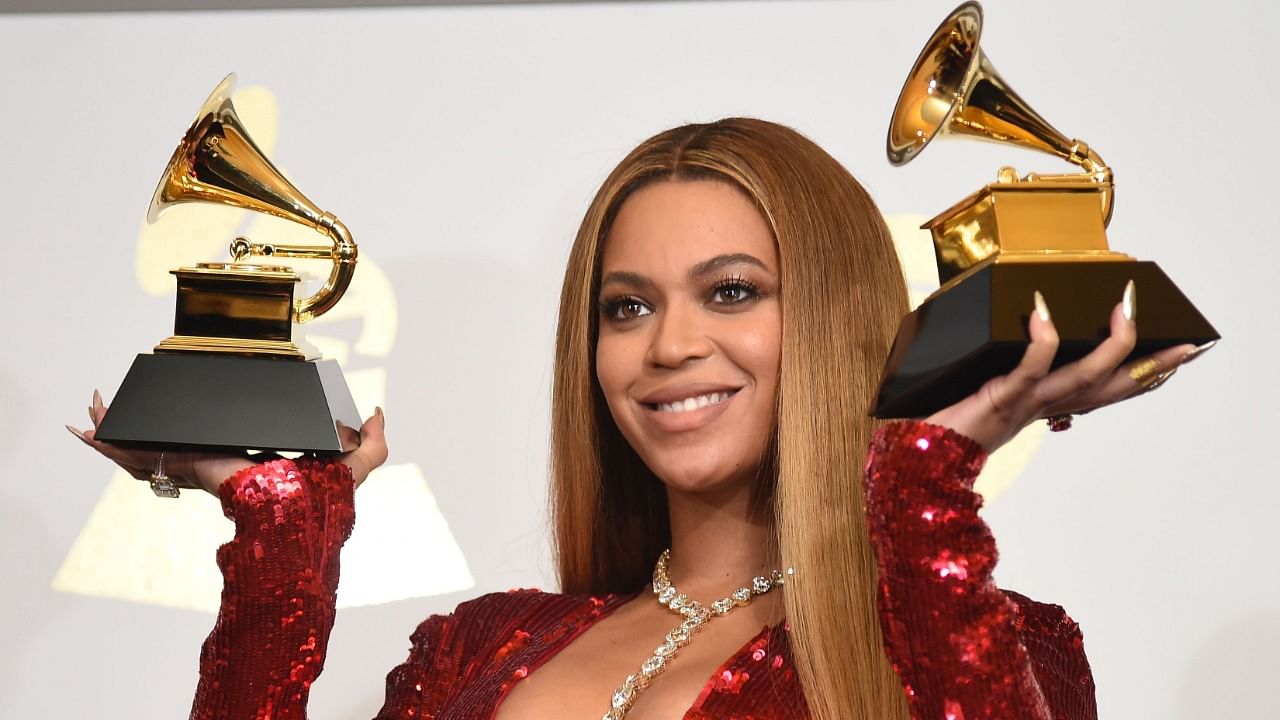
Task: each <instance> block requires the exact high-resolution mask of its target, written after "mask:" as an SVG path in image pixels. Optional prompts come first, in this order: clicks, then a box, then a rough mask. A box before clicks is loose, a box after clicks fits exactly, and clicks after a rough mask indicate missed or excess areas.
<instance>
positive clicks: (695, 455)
mask: <svg viewBox="0 0 1280 720" xmlns="http://www.w3.org/2000/svg"><path fill="white" fill-rule="evenodd" d="M661 454H662V455H663V457H653V458H652V459H650V458H646V459H645V463H646V464H647V465H648V466H649V469H650V470H651V471H652V472H653V474H654V475H656V476H657V478H658V479H659V480H660V481H661V482H662V484H663V485H665V486H666V487H667V489H668V490H675V491H678V492H683V493H695V494H699V493H723V492H725V491H734V490H739V489H744V490H750V488H751V486H752V485H753V484H754V482H755V477H756V469H757V468H758V467H759V460H758V458H757V459H756V461H755V462H747V463H742V462H724V461H721V460H720V459H721V458H724V457H726V455H722V454H721V452H718V451H716V450H708V449H698V448H684V449H682V450H681V452H678V453H661ZM727 457H743V455H742V454H732V455H727Z"/></svg>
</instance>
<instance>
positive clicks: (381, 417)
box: [373, 405, 387, 429]
mask: <svg viewBox="0 0 1280 720" xmlns="http://www.w3.org/2000/svg"><path fill="white" fill-rule="evenodd" d="M373 412H374V413H376V414H377V416H378V420H380V421H381V422H382V427H383V428H384V429H385V428H386V427H387V415H386V413H384V412H382V406H381V405H379V406H378V407H375V408H374V409H373Z"/></svg>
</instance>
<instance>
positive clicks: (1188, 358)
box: [1181, 340, 1218, 365]
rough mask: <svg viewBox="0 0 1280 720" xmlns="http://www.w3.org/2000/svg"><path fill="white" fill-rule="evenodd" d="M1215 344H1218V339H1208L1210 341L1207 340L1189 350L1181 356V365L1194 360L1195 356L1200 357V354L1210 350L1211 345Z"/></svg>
mask: <svg viewBox="0 0 1280 720" xmlns="http://www.w3.org/2000/svg"><path fill="white" fill-rule="evenodd" d="M1217 344H1218V341H1217V340H1213V341H1210V342H1207V343H1205V344H1203V345H1201V346H1200V347H1198V348H1196V349H1195V350H1192V351H1191V352H1189V353H1187V354H1186V355H1183V356H1182V361H1181V362H1182V364H1183V365H1186V364H1187V363H1189V362H1191V361H1192V360H1195V359H1196V358H1198V357H1200V356H1201V355H1203V354H1204V353H1206V352H1208V351H1209V350H1212V349H1213V346H1214V345H1217Z"/></svg>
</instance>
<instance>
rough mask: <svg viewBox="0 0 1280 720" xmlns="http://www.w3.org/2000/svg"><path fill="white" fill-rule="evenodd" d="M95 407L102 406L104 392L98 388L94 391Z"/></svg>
mask: <svg viewBox="0 0 1280 720" xmlns="http://www.w3.org/2000/svg"><path fill="white" fill-rule="evenodd" d="M93 407H94V409H95V410H96V409H97V408H100V407H102V393H100V392H98V391H97V390H96V389H95V390H94V391H93Z"/></svg>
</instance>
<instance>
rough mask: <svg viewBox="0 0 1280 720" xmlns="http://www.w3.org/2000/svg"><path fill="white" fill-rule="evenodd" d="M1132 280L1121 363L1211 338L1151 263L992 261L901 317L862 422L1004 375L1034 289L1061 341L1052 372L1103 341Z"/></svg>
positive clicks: (1017, 350)
mask: <svg viewBox="0 0 1280 720" xmlns="http://www.w3.org/2000/svg"><path fill="white" fill-rule="evenodd" d="M1131 279H1132V280H1133V282H1134V284H1135V286H1136V287H1137V291H1138V293H1137V295H1138V303H1137V305H1138V344H1137V347H1136V348H1135V349H1134V351H1133V353H1132V354H1131V355H1130V356H1129V359H1135V358H1140V357H1145V356H1147V355H1150V354H1151V353H1154V352H1156V351H1158V350H1163V349H1165V348H1169V347H1173V346H1175V345H1181V344H1183V343H1191V344H1193V345H1203V344H1204V343H1207V342H1210V341H1212V340H1217V339H1218V337H1219V336H1218V333H1217V331H1216V330H1214V329H1213V326H1212V325H1210V324H1209V322H1208V321H1207V320H1205V319H1204V316H1202V315H1201V314H1200V312H1199V311H1198V310H1196V308H1195V306H1193V305H1192V304H1191V301H1189V300H1188V299H1187V298H1186V296H1185V295H1183V294H1182V292H1181V291H1180V290H1178V288H1177V286H1175V285H1174V284H1173V281H1171V280H1169V278H1168V277H1167V276H1166V275H1165V274H1164V272H1163V271H1161V270H1160V268H1159V267H1158V266H1156V264H1155V263H1153V262H1123V261H1121V262H1021V263H1018V262H1006V263H994V264H991V265H988V266H987V267H985V268H983V269H981V270H979V271H977V272H976V273H974V274H973V275H971V276H969V277H967V278H965V279H964V280H962V281H960V282H959V283H958V284H957V285H955V286H954V287H952V288H949V289H948V290H946V291H945V292H942V293H939V294H938V295H935V296H934V297H932V298H930V299H929V300H927V301H925V302H924V303H923V304H921V306H920V307H919V308H917V309H916V311H915V312H913V313H911V314H910V315H908V316H906V317H905V318H903V319H902V324H901V325H900V326H899V327H898V336H897V338H896V339H895V340H894V343H893V349H892V350H891V351H890V353H889V361H888V362H887V363H886V365H885V371H884V375H883V379H882V380H881V381H880V391H879V396H878V398H877V400H876V406H875V409H874V410H872V412H871V414H872V415H873V416H874V417H878V418H919V417H926V416H928V415H931V414H932V413H934V412H936V411H938V410H941V409H942V408H945V407H947V406H949V405H952V404H954V403H956V402H958V401H960V400H962V399H964V398H966V397H968V396H969V395H971V394H973V393H974V392H975V391H977V390H978V389H979V388H980V387H982V385H983V384H984V383H986V381H987V380H989V379H991V378H993V377H996V376H998V375H1004V374H1006V373H1008V372H1009V371H1011V370H1013V368H1014V367H1016V366H1017V365H1018V362H1019V361H1020V360H1021V359H1022V355H1023V353H1024V352H1025V351H1026V348H1027V342H1028V336H1027V323H1028V321H1029V320H1030V316H1031V313H1032V312H1033V295H1034V293H1035V291H1037V290H1039V291H1040V293H1041V294H1043V295H1044V298H1045V302H1046V303H1047V304H1048V306H1049V311H1050V313H1052V315H1053V322H1054V325H1055V327H1057V329H1058V336H1059V338H1060V344H1059V347H1058V354H1057V355H1056V356H1055V357H1054V362H1053V366H1054V367H1055V368H1056V367H1060V366H1062V365H1065V364H1067V363H1069V362H1072V361H1075V360H1078V359H1080V358H1081V357H1084V356H1085V355H1087V354H1088V353H1089V351H1091V350H1093V349H1094V348H1096V347H1097V346H1098V345H1099V344H1100V343H1101V342H1102V341H1103V340H1104V339H1105V338H1106V337H1107V336H1108V335H1109V334H1110V318H1111V311H1112V308H1114V307H1115V305H1116V303H1118V302H1120V298H1121V295H1122V294H1123V293H1124V286H1125V284H1126V283H1128V282H1129V280H1131Z"/></svg>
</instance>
